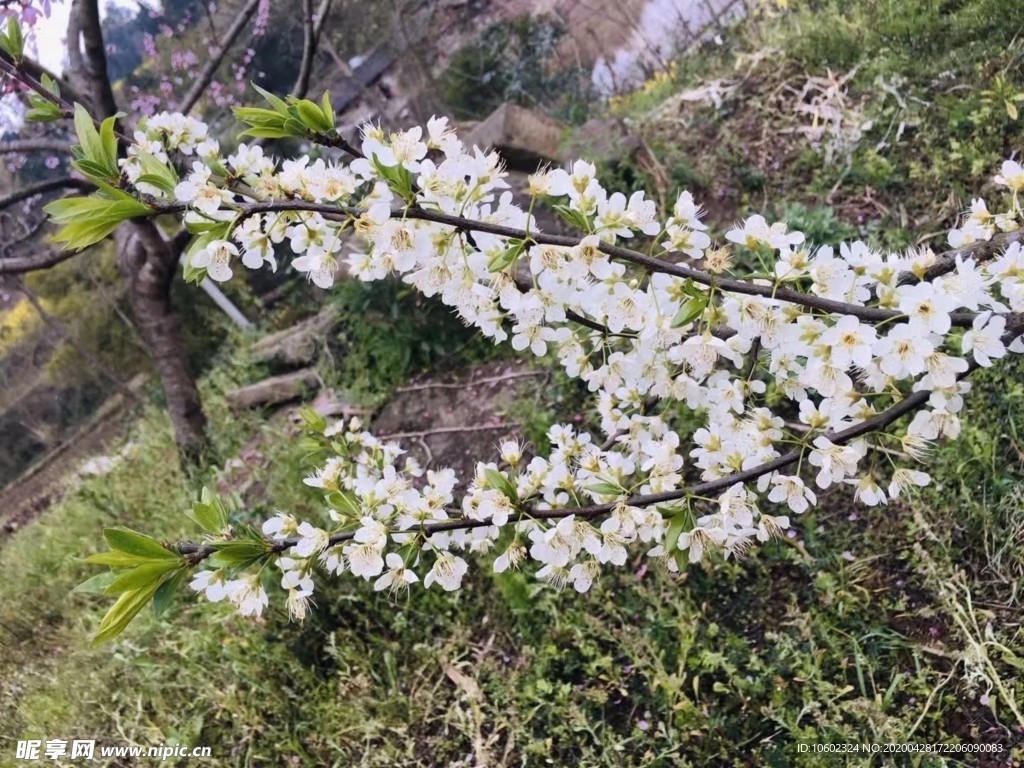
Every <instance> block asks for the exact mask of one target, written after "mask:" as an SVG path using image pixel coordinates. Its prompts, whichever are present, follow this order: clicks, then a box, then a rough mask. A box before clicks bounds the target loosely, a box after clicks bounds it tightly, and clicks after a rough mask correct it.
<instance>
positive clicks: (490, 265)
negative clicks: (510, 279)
mask: <svg viewBox="0 0 1024 768" xmlns="http://www.w3.org/2000/svg"><path fill="white" fill-rule="evenodd" d="M509 242H510V243H511V245H509V247H508V248H506V249H505V250H504V251H502V252H501V253H499V254H496V255H495V256H493V257H492V258H491V260H490V261H489V262H487V271H488V272H501V271H502V270H505V269H508V268H509V267H510V266H512V264H514V263H515V261H516V259H518V258H519V255H520V254H521V253H522V252H523V248H525V247H526V243H525V242H524V241H523V240H510V241H509Z"/></svg>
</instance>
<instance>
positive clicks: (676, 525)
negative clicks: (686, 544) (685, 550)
mask: <svg viewBox="0 0 1024 768" xmlns="http://www.w3.org/2000/svg"><path fill="white" fill-rule="evenodd" d="M692 529H693V515H691V514H690V510H689V509H683V510H681V511H679V512H677V513H676V514H675V516H674V517H673V518H672V519H671V520H670V521H669V524H668V530H667V531H666V532H665V551H666V552H672V551H673V550H678V547H677V546H676V545H677V544H678V543H679V535H680V534H681V533H683V532H685V531H689V530H692Z"/></svg>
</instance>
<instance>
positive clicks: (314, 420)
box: [299, 405, 327, 433]
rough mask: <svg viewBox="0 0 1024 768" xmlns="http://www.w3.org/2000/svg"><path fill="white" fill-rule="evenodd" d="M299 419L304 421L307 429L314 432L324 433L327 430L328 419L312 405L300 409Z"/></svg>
mask: <svg viewBox="0 0 1024 768" xmlns="http://www.w3.org/2000/svg"><path fill="white" fill-rule="evenodd" d="M299 418H300V419H302V423H303V424H304V425H305V427H306V429H308V430H310V431H312V432H319V433H323V431H324V430H325V429H327V419H325V418H324V417H323V416H322V415H321V414H320V413H319V412H318V411H317V409H316V408H314V407H313V406H311V405H305V406H303V407H302V408H300V409H299Z"/></svg>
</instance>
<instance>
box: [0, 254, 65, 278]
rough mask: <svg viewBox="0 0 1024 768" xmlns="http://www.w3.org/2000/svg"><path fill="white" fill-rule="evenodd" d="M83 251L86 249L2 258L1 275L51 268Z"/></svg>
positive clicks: (0, 264) (0, 261)
mask: <svg viewBox="0 0 1024 768" xmlns="http://www.w3.org/2000/svg"><path fill="white" fill-rule="evenodd" d="M81 253H85V250H81V251H62V250H61V251H48V252H46V253H37V254H33V255H32V256H13V257H10V258H6V259H0V275H19V274H24V273H25V272H36V271H38V270H41V269H49V268H50V267H55V266H56V265H58V264H60V263H61V262H64V261H67V260H68V259H71V258H74V257H75V256H78V255H79V254H81Z"/></svg>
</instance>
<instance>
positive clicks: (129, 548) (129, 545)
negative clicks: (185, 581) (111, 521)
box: [103, 526, 181, 560]
mask: <svg viewBox="0 0 1024 768" xmlns="http://www.w3.org/2000/svg"><path fill="white" fill-rule="evenodd" d="M103 538H104V539H106V540H107V544H109V545H110V548H111V549H114V550H117V551H118V552H124V553H126V554H129V555H138V556H139V557H146V558H150V559H154V558H156V559H172V560H180V559H181V556H180V555H178V554H177V553H176V552H174V551H172V550H170V549H167V547H165V546H164V545H163V544H161V543H160V542H159V541H157V540H156V539H154V538H152V537H151V536H146V535H144V534H141V533H138V532H137V531H133V530H132V529H131V528H123V527H120V526H119V527H116V528H104V529H103Z"/></svg>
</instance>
